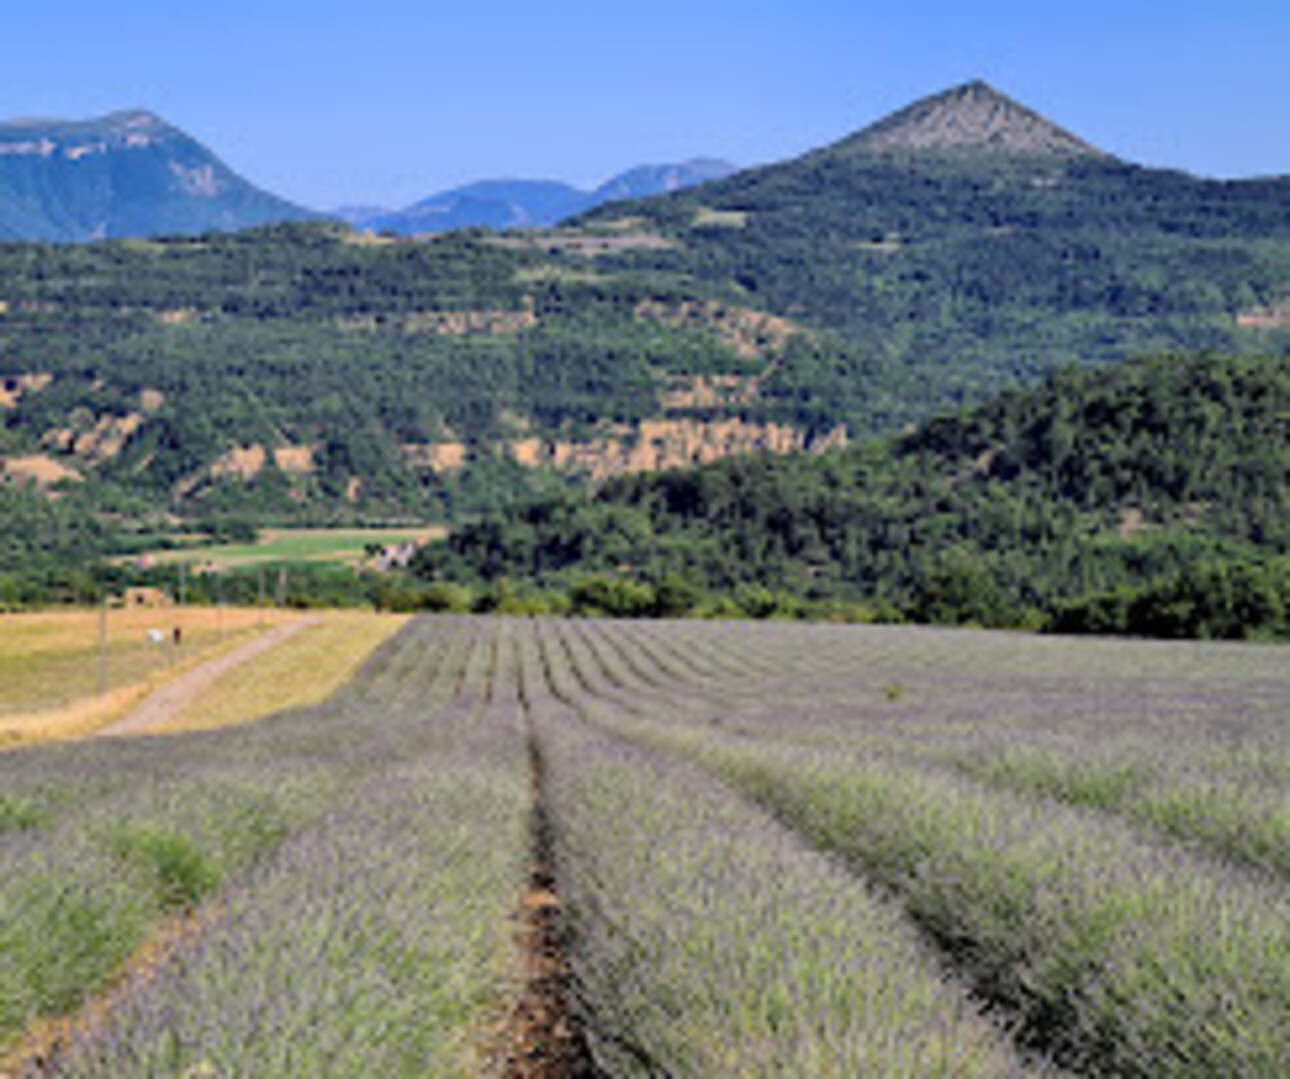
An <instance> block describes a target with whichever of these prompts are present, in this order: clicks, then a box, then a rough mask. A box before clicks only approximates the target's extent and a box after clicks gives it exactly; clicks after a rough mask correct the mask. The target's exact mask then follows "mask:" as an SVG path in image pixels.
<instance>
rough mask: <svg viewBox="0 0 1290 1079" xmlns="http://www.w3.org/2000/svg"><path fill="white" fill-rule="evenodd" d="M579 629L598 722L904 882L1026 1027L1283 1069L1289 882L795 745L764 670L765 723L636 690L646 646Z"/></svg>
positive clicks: (1163, 1068) (1077, 1048) (882, 763)
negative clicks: (622, 648)
mask: <svg viewBox="0 0 1290 1079" xmlns="http://www.w3.org/2000/svg"><path fill="white" fill-rule="evenodd" d="M612 632H613V633H614V634H617V636H618V637H619V639H620V641H621V639H622V632H621V631H618V630H615V631H612ZM602 635H603V633H602ZM593 637H594V635H593ZM565 640H566V655H567V657H568V658H569V660H570V662H572V663H574V664H576V666H577V667H578V668H579V669H578V670H576V671H575V673H574V680H575V682H576V684H577V685H578V686H579V687H580V690H581V691H582V692H583V693H585V694H589V695H591V696H592V697H593V698H598V699H599V703H598V704H594V703H593V706H592V707H591V708H590V712H591V714H592V715H593V716H594V718H595V719H596V720H597V722H599V723H600V724H602V725H605V726H608V727H610V728H612V729H614V730H616V731H618V732H619V733H621V734H626V735H629V736H632V737H635V738H637V739H638V740H645V741H648V742H650V743H652V744H655V745H662V746H667V747H670V748H671V749H672V750H674V751H676V752H680V753H682V754H684V755H686V756H688V757H690V758H691V759H694V760H697V761H700V762H702V763H704V764H705V765H706V766H707V767H708V768H710V769H712V770H713V771H715V772H716V773H717V774H719V775H721V776H722V777H724V778H725V779H726V780H727V781H728V782H729V783H730V784H731V785H732V786H733V787H734V788H736V789H738V790H740V791H742V792H743V793H744V795H745V796H746V797H748V798H750V799H752V800H754V801H756V802H758V803H759V804H762V805H764V806H766V807H767V808H768V809H770V810H771V811H772V812H774V813H776V814H777V815H778V816H779V817H780V818H781V819H783V820H785V821H786V822H788V823H789V824H791V825H792V826H793V827H794V828H796V829H798V830H799V831H800V832H801V833H802V834H804V835H806V836H807V837H809V838H810V839H811V841H812V842H814V843H815V844H817V845H818V846H820V847H822V848H825V849H827V850H829V851H831V852H834V853H835V854H837V855H839V856H841V857H842V858H844V859H845V860H846V862H847V863H848V864H850V865H851V866H853V867H854V869H855V870H856V871H857V872H858V873H860V874H862V875H863V876H865V877H866V878H868V879H871V880H874V881H876V882H879V883H881V884H882V885H884V886H886V887H887V888H889V889H890V890H891V891H892V893H893V894H894V895H896V896H898V897H899V898H900V900H901V901H902V903H903V904H904V906H905V909H906V910H907V911H908V912H909V914H910V915H911V916H912V917H913V918H914V919H915V920H916V921H917V922H918V924H920V925H921V926H922V927H923V928H924V930H925V932H926V933H927V934H928V935H929V937H930V938H932V939H934V940H936V941H937V942H938V943H939V945H940V946H941V947H942V948H943V949H944V951H945V954H946V955H947V957H948V958H949V959H950V960H951V961H952V962H954V963H956V964H957V965H958V966H959V968H960V969H961V970H962V971H963V972H964V973H965V975H966V976H967V977H969V978H971V980H972V981H973V983H974V984H975V985H976V986H977V988H978V990H979V991H980V992H981V993H983V994H984V995H986V996H987V997H989V998H990V999H993V1000H995V1001H996V1002H999V1003H1001V1004H1004V1005H1006V1006H1008V1007H1009V1008H1010V1009H1011V1010H1012V1011H1013V1013H1014V1014H1015V1015H1016V1016H1017V1018H1018V1021H1019V1022H1020V1024H1021V1027H1022V1032H1023V1036H1024V1037H1026V1038H1027V1039H1029V1040H1030V1041H1031V1042H1033V1043H1035V1044H1039V1045H1042V1046H1044V1047H1046V1048H1047V1049H1050V1050H1051V1051H1053V1052H1055V1053H1057V1054H1058V1055H1059V1056H1060V1057H1061V1059H1062V1060H1063V1062H1064V1063H1066V1064H1068V1065H1069V1066H1071V1067H1073V1068H1076V1069H1080V1070H1085V1071H1089V1072H1092V1073H1096V1074H1130V1075H1215V1074H1230V1075H1268V1076H1272V1075H1278V1074H1284V1073H1285V1071H1286V1070H1287V1067H1288V1066H1290V1027H1287V1024H1286V1022H1285V1020H1286V1017H1287V1015H1290V930H1288V929H1287V926H1288V925H1290V919H1288V918H1287V914H1290V904H1288V903H1287V896H1286V893H1285V890H1284V889H1283V888H1281V887H1279V886H1277V885H1275V884H1273V883H1272V882H1270V881H1267V880H1259V879H1258V878H1251V877H1248V876H1245V875H1243V874H1239V873H1235V872H1230V871H1224V870H1222V869H1220V868H1218V867H1216V866H1215V865H1213V864H1212V863H1208V862H1206V861H1204V860H1197V859H1195V858H1193V857H1191V856H1189V855H1188V854H1187V853H1185V852H1183V851H1179V850H1177V849H1170V848H1169V847H1166V846H1159V845H1155V844H1152V843H1150V842H1146V841H1144V840H1143V839H1142V838H1141V837H1140V836H1138V835H1135V834H1134V833H1133V830H1132V829H1131V828H1130V827H1127V826H1126V824H1124V823H1122V822H1119V821H1116V820H1113V819H1107V818H1106V817H1105V816H1104V815H1101V814H1090V813H1087V812H1082V811H1079V810H1077V809H1074V808H1070V807H1065V806H1062V805H1055V804H1053V803H1051V802H1049V801H1046V800H1034V799H1031V798H1019V797H1016V796H1014V795H1012V794H1010V793H1007V792H1001V791H998V790H990V789H985V788H982V787H981V786H980V785H978V784H976V783H973V782H971V781H967V780H964V779H962V778H959V777H956V776H954V775H953V774H951V773H947V772H945V771H942V770H938V769H934V768H926V767H921V766H919V765H918V764H916V763H910V762H908V761H901V760H899V759H897V758H893V757H892V756H891V755H890V754H886V755H882V754H866V753H863V752H856V751H854V750H850V751H848V750H847V749H846V746H845V742H842V741H838V742H835V743H834V744H833V745H832V746H831V747H830V748H829V749H827V750H812V749H809V748H802V747H801V746H789V745H783V744H776V743H775V742H774V741H773V740H772V739H771V738H770V737H768V732H769V730H770V729H771V728H770V725H769V723H768V720H767V717H766V716H765V715H764V714H761V713H763V712H764V711H765V709H764V708H763V707H762V705H760V704H756V703H754V704H752V705H751V706H750V705H748V703H747V702H748V701H749V700H751V699H753V697H754V696H755V695H753V694H749V693H748V692H747V690H748V686H747V685H745V686H744V687H743V688H744V690H745V692H744V704H743V707H745V708H747V709H748V710H749V712H750V716H749V720H748V722H746V723H744V722H743V721H742V717H741V716H740V715H739V714H738V712H739V709H738V708H737V707H736V708H735V709H734V711H735V714H734V715H728V716H726V717H724V718H723V722H721V723H720V724H719V725H713V724H711V723H695V722H694V721H693V717H689V718H688V719H686V718H684V717H683V718H682V719H681V720H680V721H678V720H677V717H676V716H674V715H673V716H660V714H659V708H658V700H657V697H656V696H655V695H654V693H653V691H651V690H649V689H644V690H642V691H641V692H640V693H638V694H636V699H635V701H634V702H633V700H632V697H633V691H632V682H633V679H637V680H639V679H641V678H642V669H641V661H640V659H639V658H638V659H637V660H636V669H635V670H633V669H632V668H631V665H629V664H628V663H626V662H625V661H624V660H623V658H622V655H621V653H619V654H618V655H617V656H615V654H614V653H613V652H612V650H611V649H609V648H608V647H606V646H603V645H602V647H601V648H600V649H599V650H597V648H596V647H595V646H594V644H591V643H589V641H588V639H587V637H586V635H585V633H584V634H583V635H582V638H581V639H579V637H578V635H577V634H576V633H574V632H573V631H570V630H566V633H565ZM692 643H693V642H686V645H687V648H686V651H687V652H688V653H689V654H690V655H691V656H693V655H694V654H695V651H694V649H693V648H691V647H688V646H689V645H691V644H692ZM786 644H789V647H787V648H786V649H785V653H784V654H785V656H786V658H787V657H789V656H791V655H792V648H791V642H786ZM677 647H679V646H677ZM817 654H818V653H817ZM665 680H666V676H665V674H664V673H660V675H659V677H658V680H657V682H658V684H663V683H664V682H665ZM646 681H647V682H648V679H646ZM853 714H854V713H853ZM660 718H661V719H662V720H663V722H660ZM709 718H711V717H709ZM783 722H785V723H788V724H790V725H791V723H792V718H791V717H784V721H783ZM731 730H733V731H734V734H733V735H732V734H730V733H725V732H729V731H731ZM817 730H818V728H817ZM758 731H760V732H761V735H760V737H756V736H754V737H750V733H751V732H758Z"/></svg>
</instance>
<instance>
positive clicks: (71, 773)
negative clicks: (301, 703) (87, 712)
mask: <svg viewBox="0 0 1290 1079" xmlns="http://www.w3.org/2000/svg"><path fill="white" fill-rule="evenodd" d="M473 635H474V631H473V630H469V631H467V632H464V633H454V634H440V635H435V634H429V635H427V634H426V633H424V632H417V631H414V632H412V633H409V634H406V635H404V636H403V637H401V638H400V639H398V640H397V641H395V642H392V643H391V644H389V645H387V646H386V647H385V648H384V649H383V650H382V652H381V653H380V654H379V655H378V656H377V657H375V658H374V660H373V661H372V662H371V663H370V664H369V665H368V668H367V669H366V671H365V673H364V676H363V677H361V678H360V679H359V680H358V682H357V683H356V684H355V687H354V688H353V689H352V690H349V691H346V692H344V693H342V694H340V695H338V697H337V698H335V699H334V700H333V701H331V702H329V703H327V704H325V705H323V706H321V707H319V708H317V709H314V710H310V711H308V712H302V713H295V714H290V715H284V716H282V717H279V718H278V719H275V720H272V721H267V722H265V723H263V724H260V725H257V726H255V727H252V728H247V729H245V730H241V731H233V732H218V733H211V734H204V735H191V736H184V737H180V738H141V739H128V740H111V741H109V740H103V741H97V742H90V743H83V744H79V745H73V746H59V747H49V748H40V749H32V750H27V751H20V752H14V753H9V754H3V755H0V789H3V790H4V791H5V794H6V798H7V799H8V800H9V802H10V804H20V805H22V806H25V807H26V809H27V811H26V813H25V814H23V815H14V814H11V815H10V823H11V824H12V825H15V826H11V827H8V828H7V829H4V830H3V832H0V960H3V961H2V962H0V1046H3V1045H4V1043H5V1042H6V1041H10V1040H12V1039H13V1038H14V1037H15V1036H16V1035H17V1034H18V1033H19V1032H20V1031H21V1030H22V1029H23V1028H25V1027H26V1026H28V1025H29V1024H30V1023H31V1022H32V1021H33V1020H34V1019H36V1018H38V1017H41V1016H50V1015H58V1014H62V1013H65V1012H68V1011H71V1010H73V1009H75V1008H76V1007H77V1006H78V1005H79V1004H80V1002H81V1001H83V1000H84V999H85V998H86V996H87V995H89V994H90V993H93V992H94V991H96V990H97V989H98V988H99V987H100V986H102V985H103V984H104V982H105V981H106V979H108V978H109V977H110V976H112V975H113V973H114V972H115V971H116V970H118V968H120V967H121V965H122V964H123V963H124V962H125V961H126V959H127V958H128V957H129V956H130V955H131V954H132V953H133V952H134V951H135V950H136V949H137V948H138V947H139V946H140V944H141V943H142V942H143V941H144V940H145V939H146V937H147V936H148V934H149V933H150V932H151V931H152V929H153V927H154V926H156V925H158V924H159V922H160V921H161V920H162V919H163V918H165V917H166V916H167V915H168V914H170V913H172V912H174V911H176V910H181V909H191V908H193V907H194V906H196V905H197V904H199V903H200V902H201V901H202V900H204V899H206V898H207V897H208V896H211V895H213V894H215V893H217V892H219V891H220V890H221V889H222V888H224V887H225V886H226V885H228V884H229V883H230V882H232V881H234V880H236V879H237V878H238V876H239V875H240V874H242V873H244V872H246V871H247V870H248V869H249V868H250V867H251V866H253V865H255V864H256V863H257V862H259V861H261V860H263V859H264V858H266V857H268V856H269V855H270V854H271V853H272V852H273V851H274V850H275V849H276V848H277V847H278V846H279V845H280V844H281V843H282V842H283V841H284V840H286V839H287V837H288V836H290V835H292V834H293V833H295V832H296V831H298V830H299V829H300V828H303V827H305V826H306V825H307V824H308V822H309V821H310V820H312V819H314V818H315V817H317V816H318V815H319V814H322V813H325V812H326V811H327V810H328V808H329V807H330V806H331V805H332V804H334V803H335V801H336V800H338V799H342V798H344V797H346V796H347V792H348V791H350V790H352V789H353V788H354V787H355V786H356V785H357V784H360V783H362V782H364V781H365V779H366V777H367V776H368V775H370V774H371V772H372V771H373V770H374V769H380V768H383V767H385V766H386V764H387V762H388V761H390V760H395V759H399V758H401V757H403V758H406V757H409V756H415V754H416V753H417V752H418V751H419V747H420V746H421V744H422V743H424V741H425V737H426V736H425V734H424V732H422V731H420V730H419V729H418V726H419V725H418V724H416V723H409V722H407V721H406V718H407V717H405V721H404V722H402V723H388V722H384V719H385V718H386V717H384V716H382V715H381V714H380V711H379V709H376V708H370V707H367V706H366V705H364V704H362V703H361V702H364V701H370V699H371V696H372V694H373V693H375V694H377V696H379V695H380V694H381V693H395V692H397V691H398V690H399V689H400V687H404V688H406V687H407V686H408V685H409V684H415V685H418V686H419V695H420V696H422V697H424V698H426V699H439V700H442V699H444V698H445V697H446V696H447V695H448V694H449V693H451V692H452V680H453V679H454V678H456V677H459V669H460V668H461V666H462V665H463V664H464V663H467V662H468V659H469V656H470V655H471V654H473V652H477V651H479V649H478V648H473V649H472V646H471V644H470V639H471V637H472V636H473ZM409 656H412V657H418V656H419V657H420V667H419V668H415V669H408V668H407V659H408V657H409ZM427 671H433V672H435V676H434V677H432V678H429V679H427V677H426V672H427ZM418 672H419V673H418ZM382 687H383V688H382ZM15 816H16V817H17V819H16V820H15V819H14V818H15Z"/></svg>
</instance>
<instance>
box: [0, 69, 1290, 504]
mask: <svg viewBox="0 0 1290 1079" xmlns="http://www.w3.org/2000/svg"><path fill="white" fill-rule="evenodd" d="M1287 295H1290V180H1286V179H1280V180H1265V181H1246V182H1217V181H1207V180H1201V179H1197V178H1194V177H1189V176H1184V175H1181V174H1176V173H1168V172H1160V171H1157V170H1150V169H1144V168H1140V167H1137V166H1133V165H1129V164H1126V163H1124V162H1121V161H1118V160H1116V159H1114V158H1112V157H1110V156H1109V155H1107V154H1104V153H1101V152H1099V151H1096V150H1094V149H1093V148H1091V147H1089V146H1087V144H1085V143H1083V142H1081V141H1080V140H1079V139H1077V138H1076V137H1075V136H1072V135H1069V134H1067V133H1065V132H1063V131H1062V130H1061V129H1060V128H1057V127H1055V126H1054V125H1051V124H1049V123H1048V122H1047V121H1045V120H1044V119H1043V118H1042V117H1038V116H1037V115H1036V114H1034V113H1032V112H1030V111H1029V110H1026V109H1024V108H1023V107H1022V106H1020V105H1017V104H1016V103H1014V102H1011V101H1010V100H1009V99H1007V98H1005V97H1003V96H1002V95H1000V94H997V93H996V92H995V91H993V90H991V89H990V88H988V87H984V86H982V85H980V84H972V85H970V86H967V87H962V88H959V89H957V90H954V91H951V92H949V93H946V94H943V95H938V96H936V97H934V98H930V99H928V100H926V101H924V102H920V103H917V104H916V105H915V106H911V108H910V109H908V110H904V111H903V112H902V113H899V114H897V115H896V116H894V117H891V118H889V119H888V120H886V121H884V122H882V123H880V124H878V125H875V126H874V127H872V128H869V129H866V130H864V131H862V132H860V133H859V134H857V135H855V136H852V137H850V138H848V139H846V140H843V141H842V142H840V143H838V144H835V145H834V146H831V147H826V148H824V149H822V150H819V151H816V152H814V153H812V154H808V155H806V156H805V157H803V158H800V159H798V160H796V161H792V162H788V163H785V164H782V165H778V166H773V167H770V168H766V169H756V170H750V171H747V172H743V173H740V174H737V175H735V176H733V177H729V178H727V179H724V180H720V181H718V182H715V183H712V184H707V185H704V186H702V187H699V188H694V189H692V190H689V191H685V192H680V193H677V194H674V195H670V196H665V197H662V198H657V199H651V200H646V201H638V202H618V203H614V204H612V205H611V206H606V207H603V208H601V209H600V210H598V211H596V212H595V213H594V214H592V215H590V216H588V217H586V218H584V219H581V220H580V221H579V222H578V223H577V224H576V225H573V226H569V227H563V228H560V229H555V230H533V231H516V232H510V233H505V234H502V235H493V234H490V233H486V232H482V231H476V232H458V233H451V234H447V235H444V236H439V237H436V238H433V239H428V240H408V239H399V238H393V237H373V236H365V235H362V234H356V233H352V232H349V231H347V230H346V229H345V228H344V227H343V226H340V225H336V224H308V223H307V224H292V225H280V226H273V227H266V228H262V229H258V230H252V231H248V232H244V233H238V234H232V235H225V234H216V233H209V234H204V235H201V236H197V237H188V238H177V237H172V238H163V239H155V238H154V239H148V240H137V239H135V240H122V241H114V242H106V243H96V244H89V245H83V246H78V247H69V246H49V245H33V244H11V245H0V422H2V427H0V458H3V461H4V466H3V467H4V471H5V472H6V473H7V474H8V475H9V476H10V477H12V478H14V480H15V481H16V482H19V483H34V484H36V485H37V486H38V487H40V488H41V489H43V490H47V491H50V492H55V493H61V494H62V495H63V496H64V497H65V498H67V499H69V500H72V501H73V502H75V503H76V504H78V505H81V506H83V507H86V508H90V509H94V510H96V511H100V512H115V513H124V514H128V515H130V516H131V518H138V517H139V516H141V515H143V514H146V513H153V514H160V513H169V514H178V515H180V516H182V517H189V518H193V517H195V518H202V519H207V520H220V519H228V518H235V517H242V518H254V519H258V520H264V519H269V518H274V519H280V520H336V519H353V518H363V519H372V518H375V517H382V518H389V517H392V516H417V517H428V516H435V517H448V518H454V517H459V516H460V515H462V514H463V513H464V514H471V513H476V512H479V511H482V510H487V509H489V508H490V507H496V506H498V505H501V504H503V503H505V502H508V501H510V500H512V499H513V498H514V497H516V496H517V495H520V494H523V493H525V492H531V491H532V490H534V489H535V488H538V489H541V488H543V487H550V486H551V485H553V484H560V483H565V482H573V481H577V480H578V479H580V478H584V477H590V478H592V479H593V480H596V481H602V480H604V479H607V478H610V477H612V476H614V475H618V474H623V473H632V472H637V471H644V470H655V469H661V468H672V467H679V466H683V465H689V464H696V463H703V462H705V461H710V460H713V459H716V458H719V457H723V456H727V455H732V454H739V453H748V452H753V451H759V450H771V451H778V452H789V451H795V450H799V449H814V450H824V449H828V448H831V447H836V446H839V445H842V444H844V443H846V442H856V441H863V440H867V439H869V438H871V437H873V436H875V435H881V434H884V433H892V432H897V431H900V430H902V429H905V428H906V427H908V426H909V425H912V424H917V423H919V422H921V421H923V420H926V419H928V418H929V417H931V416H933V415H936V414H939V413H943V412H945V411H947V410H950V409H953V408H955V407H957V406H961V405H963V404H969V403H972V402H977V401H983V400H987V399H989V398H990V397H992V396H993V395H996V394H997V393H999V392H1001V391H1003V390H1005V389H1007V388H1008V387H1010V386H1016V385H1023V384H1028V383H1033V382H1035V381H1037V380H1039V379H1040V378H1042V377H1043V376H1044V375H1045V374H1046V373H1047V372H1049V371H1051V370H1054V369H1057V368H1059V367H1061V366H1063V365H1067V364H1071V363H1075V364H1079V365H1083V366H1105V365H1108V364H1115V363H1118V362H1120V361H1122V360H1124V359H1125V358H1127V357H1130V356H1134V355H1138V354H1147V353H1159V352H1184V351H1186V352H1201V351H1212V352H1219V353H1224V354H1239V353H1261V354H1270V355H1275V354H1285V353H1286V352H1287V351H1288V350H1290V332H1287V326H1288V325H1290V319H1287V318H1285V317H1283V316H1284V302H1285V298H1286V296H1287Z"/></svg>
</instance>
